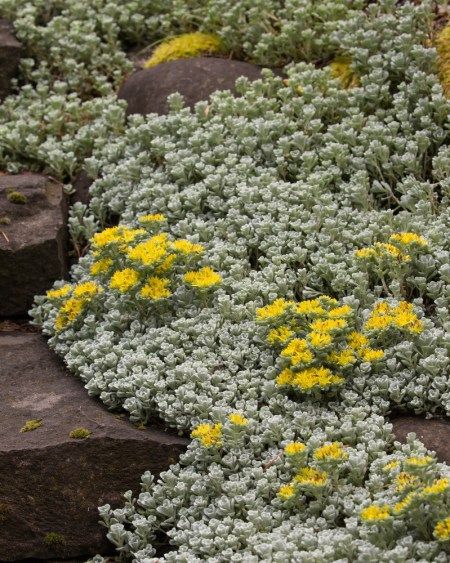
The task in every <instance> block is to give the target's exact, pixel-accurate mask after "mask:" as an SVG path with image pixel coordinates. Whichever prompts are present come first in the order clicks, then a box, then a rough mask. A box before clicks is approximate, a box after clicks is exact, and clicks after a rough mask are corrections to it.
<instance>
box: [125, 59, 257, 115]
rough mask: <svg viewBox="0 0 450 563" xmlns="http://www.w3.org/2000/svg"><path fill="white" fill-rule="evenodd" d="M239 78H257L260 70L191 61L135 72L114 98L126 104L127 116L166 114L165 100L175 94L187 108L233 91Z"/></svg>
mask: <svg viewBox="0 0 450 563" xmlns="http://www.w3.org/2000/svg"><path fill="white" fill-rule="evenodd" d="M240 76H245V77H246V78H248V79H249V80H257V79H258V78H261V68H260V67H259V66H257V65H254V64H251V63H245V62H242V61H232V60H230V59H219V58H214V57H195V58H192V59H180V60H177V61H169V62H167V63H162V64H159V65H157V66H155V67H153V68H148V69H143V70H138V71H137V72H135V73H134V74H132V75H131V76H130V77H129V78H128V79H127V80H126V81H125V83H124V84H123V85H122V87H121V88H120V90H119V92H118V97H119V98H121V99H124V100H126V101H127V102H128V108H127V115H130V114H133V113H139V114H142V115H147V114H148V113H158V114H160V115H164V114H166V113H167V111H168V106H167V96H169V94H173V93H175V92H179V93H180V94H181V95H182V96H183V97H184V100H185V103H186V105H187V106H188V107H190V108H193V107H194V105H195V104H196V103H197V102H199V101H201V100H207V99H208V97H209V96H210V94H212V93H213V92H215V91H216V90H231V91H233V92H234V91H235V82H236V80H237V79H238V78H239V77H240Z"/></svg>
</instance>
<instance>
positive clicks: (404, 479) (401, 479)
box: [395, 471, 420, 492]
mask: <svg viewBox="0 0 450 563" xmlns="http://www.w3.org/2000/svg"><path fill="white" fill-rule="evenodd" d="M419 483H420V481H419V479H417V477H416V476H415V475H411V473H406V471H402V472H401V473H399V474H398V475H397V476H396V477H395V485H396V488H397V491H399V492H401V491H404V490H405V489H409V488H411V487H416V486H417V485H418V484H419Z"/></svg>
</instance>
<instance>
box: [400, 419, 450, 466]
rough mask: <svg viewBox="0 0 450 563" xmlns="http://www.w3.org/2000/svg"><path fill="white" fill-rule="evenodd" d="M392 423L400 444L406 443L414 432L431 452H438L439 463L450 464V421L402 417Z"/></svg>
mask: <svg viewBox="0 0 450 563" xmlns="http://www.w3.org/2000/svg"><path fill="white" fill-rule="evenodd" d="M391 423H392V425H393V432H394V435H395V437H396V439H397V440H398V441H399V442H406V436H407V435H408V434H409V433H410V432H414V433H415V434H416V436H417V438H418V439H419V440H420V441H421V442H423V443H424V445H425V446H426V447H427V448H428V449H429V450H432V451H435V452H436V454H437V457H438V459H439V461H445V462H446V463H448V464H450V420H448V419H436V418H433V419H430V420H426V419H425V418H422V417H420V416H406V415H401V416H398V417H395V418H393V419H392V420H391Z"/></svg>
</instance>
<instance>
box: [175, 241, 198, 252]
mask: <svg viewBox="0 0 450 563" xmlns="http://www.w3.org/2000/svg"><path fill="white" fill-rule="evenodd" d="M172 248H173V249H174V250H178V252H181V253H182V254H199V253H201V252H203V251H204V250H205V247H204V246H203V245H202V244H194V243H193V242H190V241H188V240H184V239H180V240H176V241H175V242H173V243H172Z"/></svg>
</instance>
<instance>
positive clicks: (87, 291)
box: [73, 281, 103, 297]
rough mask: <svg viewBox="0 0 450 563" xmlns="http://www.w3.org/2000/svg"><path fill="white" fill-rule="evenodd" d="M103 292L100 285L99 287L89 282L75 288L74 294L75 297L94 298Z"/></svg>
mask: <svg viewBox="0 0 450 563" xmlns="http://www.w3.org/2000/svg"><path fill="white" fill-rule="evenodd" d="M101 291H103V290H102V288H101V287H100V286H99V285H97V284H96V283H95V282H92V281H88V282H84V283H80V284H79V285H77V286H75V289H74V290H73V294H74V295H75V297H92V296H93V295H97V293H100V292H101Z"/></svg>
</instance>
